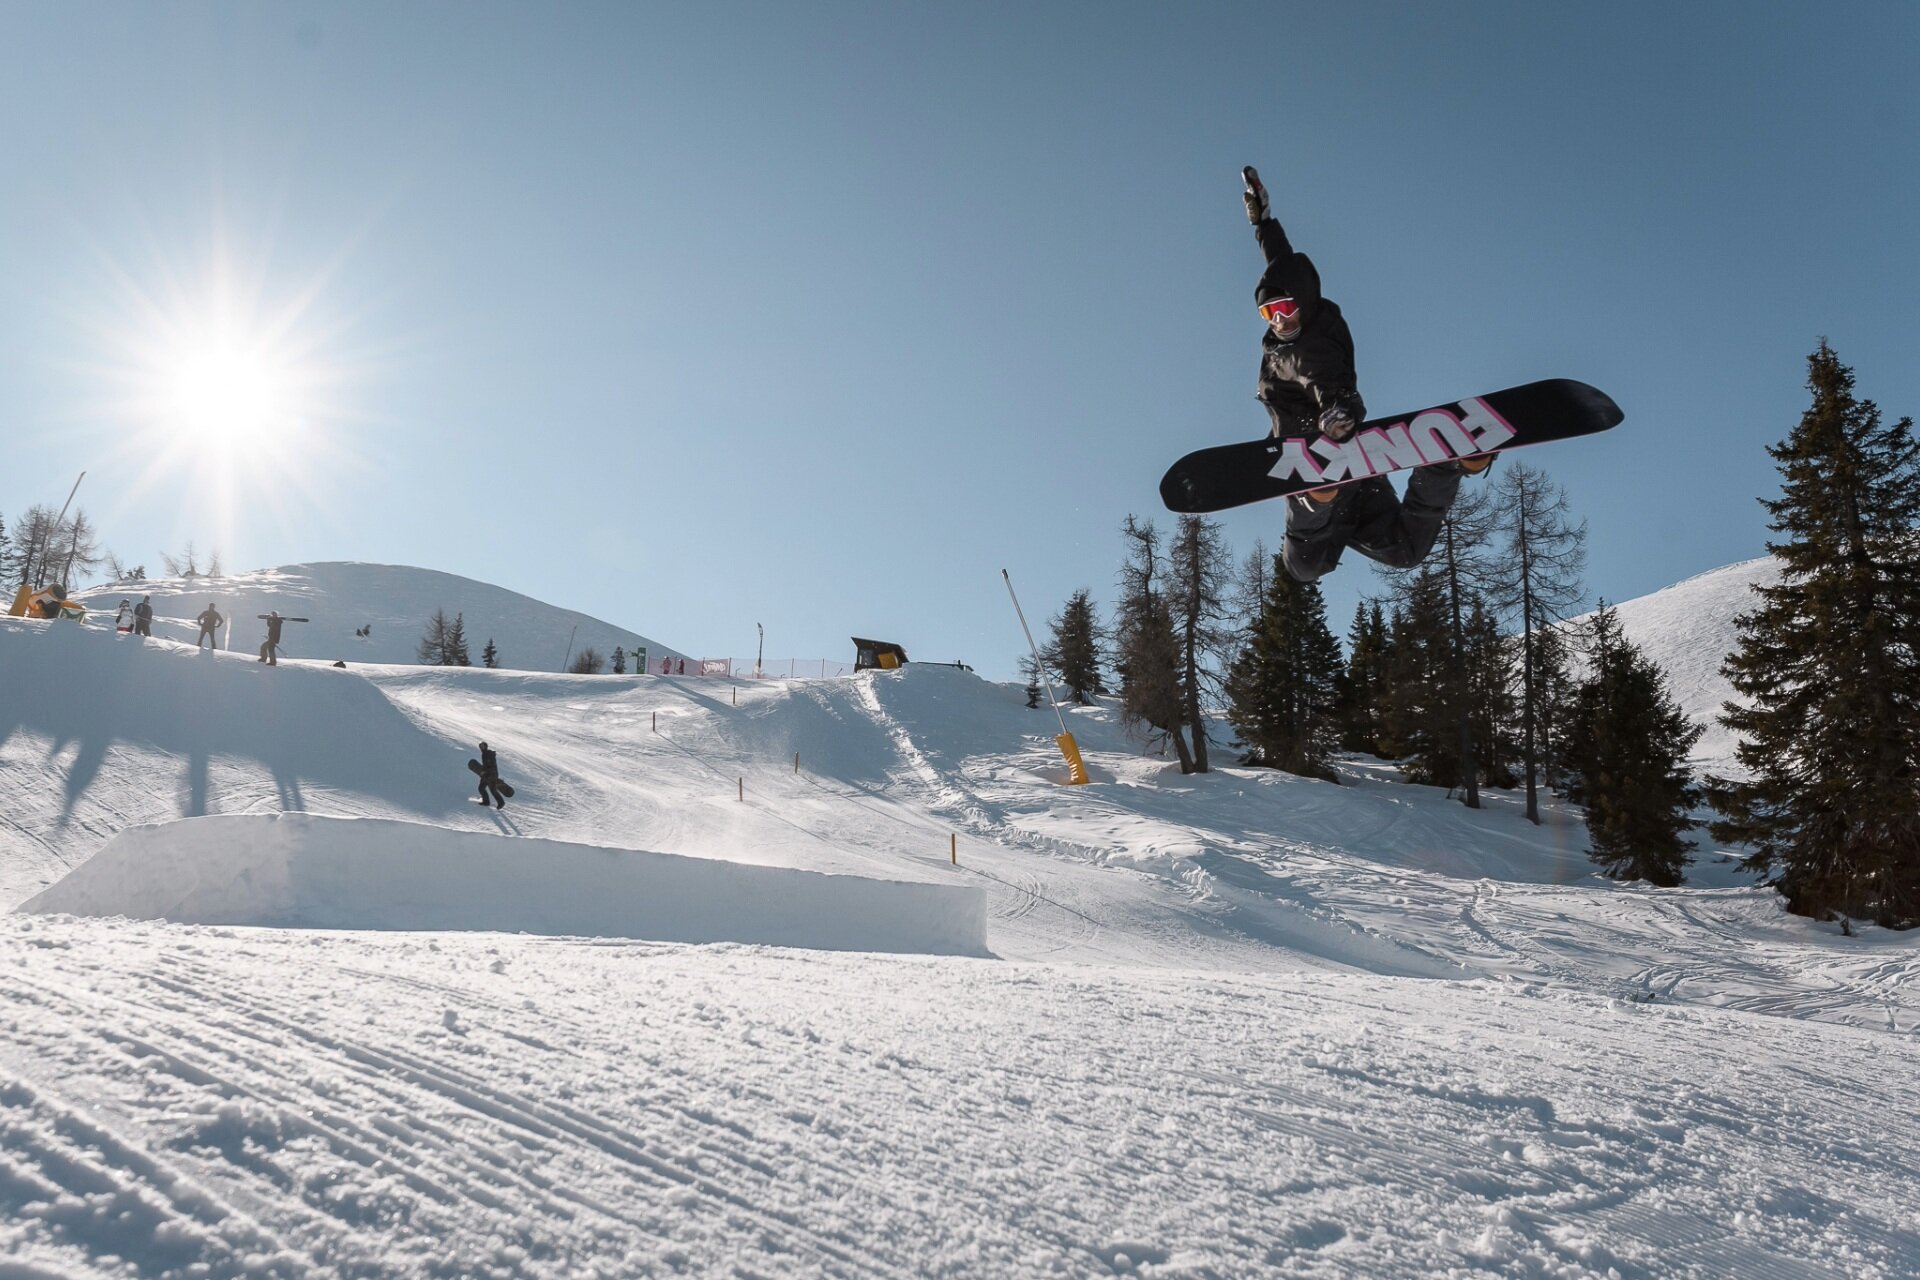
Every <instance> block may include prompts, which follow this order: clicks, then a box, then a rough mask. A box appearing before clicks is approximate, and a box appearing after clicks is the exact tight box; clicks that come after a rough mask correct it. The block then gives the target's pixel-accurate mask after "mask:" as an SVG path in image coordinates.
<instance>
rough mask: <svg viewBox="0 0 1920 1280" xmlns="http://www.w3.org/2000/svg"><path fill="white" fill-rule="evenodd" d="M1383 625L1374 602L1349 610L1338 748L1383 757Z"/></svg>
mask: <svg viewBox="0 0 1920 1280" xmlns="http://www.w3.org/2000/svg"><path fill="white" fill-rule="evenodd" d="M1386 664H1387V622H1386V617H1385V614H1384V613H1383V612H1382V610H1381V608H1380V602H1379V601H1378V600H1372V601H1363V602H1361V603H1360V604H1357V605H1355V606H1354V607H1353V625H1352V626H1351V627H1349V628H1348V629H1347V672H1346V679H1345V680H1343V681H1342V682H1341V690H1340V745H1341V746H1343V747H1345V748H1346V749H1347V750H1348V751H1364V752H1366V753H1367V754H1368V755H1375V756H1377V755H1383V754H1385V743H1384V731H1383V727H1382V725H1381V710H1380V707H1381V699H1382V698H1383V697H1385V696H1386V690H1387V665H1386Z"/></svg>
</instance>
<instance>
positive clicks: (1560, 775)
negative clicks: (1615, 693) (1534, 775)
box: [1533, 602, 1604, 795]
mask: <svg viewBox="0 0 1920 1280" xmlns="http://www.w3.org/2000/svg"><path fill="white" fill-rule="evenodd" d="M1603 603H1604V602H1603ZM1580 643H1582V641H1581V639H1580V632H1579V631H1578V629H1577V628H1574V627H1572V626H1571V625H1568V626H1557V627H1542V628H1541V629H1540V630H1539V631H1538V632H1536V633H1535V634H1534V637H1533V679H1534V687H1535V689H1537V690H1538V692H1539V702H1538V705H1537V706H1536V707H1535V709H1534V717H1535V721H1536V727H1537V733H1536V735H1535V736H1536V738H1537V740H1538V743H1539V757H1538V764H1539V767H1540V780H1541V781H1542V782H1544V783H1545V784H1546V786H1547V789H1548V790H1550V791H1553V792H1556V793H1558V794H1560V795H1567V794H1568V789H1569V788H1570V787H1571V786H1572V785H1573V776H1572V773H1571V766H1570V765H1569V764H1568V762H1567V748H1566V739H1567V734H1568V733H1569V732H1571V728H1572V724H1573V718H1574V714H1575V697H1576V695H1577V694H1578V692H1579V681H1577V680H1575V679H1574V677H1573V675H1572V673H1571V671H1570V667H1571V664H1572V661H1573V656H1574V649H1575V646H1576V645H1578V644H1580Z"/></svg>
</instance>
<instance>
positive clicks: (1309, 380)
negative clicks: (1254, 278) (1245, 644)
mask: <svg viewBox="0 0 1920 1280" xmlns="http://www.w3.org/2000/svg"><path fill="white" fill-rule="evenodd" d="M1241 176H1242V177H1243V178H1244V179H1245V181H1246V188H1247V189H1246V202H1247V220H1248V221H1249V222H1251V223H1253V234H1254V238H1255V239H1257V240H1258V241H1259V242H1260V248H1261V250H1262V252H1264V253H1265V254H1266V256H1267V269H1266V271H1265V272H1264V273H1262V275H1261V276H1260V283H1259V285H1258V286H1256V287H1255V289H1254V293H1253V298H1254V301H1255V302H1256V303H1257V304H1258V305H1259V307H1260V315H1261V318H1262V319H1264V320H1265V321H1266V322H1267V332H1266V333H1265V334H1264V335H1263V336H1262V337H1261V339H1260V392H1259V398H1260V403H1261V404H1263V405H1265V406H1266V407H1267V416H1268V417H1269V418H1270V419H1272V423H1273V427H1272V430H1273V435H1274V438H1275V439H1279V438H1281V437H1284V436H1301V437H1306V438H1309V439H1311V438H1314V437H1318V436H1323V435H1324V436H1326V437H1328V438H1329V439H1331V440H1336V441H1339V440H1347V439H1349V438H1351V437H1352V435H1353V433H1354V431H1355V430H1356V429H1357V428H1358V427H1359V426H1360V424H1361V423H1362V422H1364V421H1366V417H1367V406H1366V402H1365V401H1363V400H1362V399H1361V398H1360V384H1359V376H1358V375H1357V374H1356V373H1355V372H1354V367H1353V334H1352V333H1351V332H1350V331H1349V330H1348V328H1347V321H1346V317H1345V316H1342V315H1341V314H1340V307H1339V305H1338V304H1337V303H1335V302H1334V301H1333V300H1332V299H1331V298H1326V297H1322V296H1321V293H1320V273H1319V271H1318V270H1316V269H1315V268H1314V265H1313V259H1311V258H1309V257H1307V255H1306V254H1304V253H1300V252H1297V251H1296V250H1295V249H1294V247H1293V244H1292V242H1291V241H1289V240H1288V239H1287V233H1286V231H1285V230H1284V229H1283V228H1282V227H1281V226H1280V224H1279V223H1278V222H1277V221H1275V220H1274V217H1273V211H1272V209H1271V208H1270V207H1269V205H1268V202H1267V189H1266V187H1265V186H1263V185H1262V184H1261V182H1260V175H1259V174H1257V173H1255V172H1254V171H1253V169H1252V167H1251V166H1249V167H1248V168H1246V169H1243V170H1242V171H1241ZM1492 463H1493V458H1492V456H1491V455H1489V456H1487V457H1485V458H1473V459H1468V460H1467V461H1466V462H1451V463H1436V464H1433V465H1431V466H1425V467H1419V468H1416V469H1415V470H1414V472H1413V475H1412V477H1411V478H1410V479H1408V481H1407V496H1406V500H1405V501H1404V502H1402V501H1401V500H1400V499H1399V498H1398V497H1396V496H1395V494H1394V492H1393V486H1392V485H1391V484H1389V483H1387V478H1386V477H1385V476H1371V477H1369V478H1367V479H1365V480H1361V481H1358V482H1356V483H1354V484H1346V485H1333V486H1329V487H1327V488H1325V489H1312V490H1309V491H1308V492H1306V493H1300V494H1294V495H1293V496H1291V497H1289V498H1288V499H1287V536H1286V539H1285V541H1284V543H1283V545H1282V550H1281V559H1282V562H1283V563H1284V564H1285V565H1286V568H1287V573H1288V574H1289V575H1290V576H1291V577H1293V578H1294V579H1296V580H1297V581H1300V582H1313V581H1315V580H1316V579H1318V578H1321V577H1324V576H1325V575H1326V574H1329V573H1331V572H1333V569H1334V567H1335V566H1336V565H1338V564H1339V563H1340V553H1341V552H1342V551H1344V550H1346V548H1347V547H1348V546H1352V547H1353V548H1354V549H1355V550H1356V551H1358V552H1360V553H1361V554H1362V555H1365V556H1370V557H1372V558H1373V559H1375V560H1378V561H1379V562H1380V563H1381V564H1384V565H1390V566H1391V567H1393V568H1395V569H1408V568H1412V567H1413V566H1414V565H1416V564H1419V563H1420V562H1421V561H1422V560H1424V559H1426V558H1427V553H1428V552H1429V551H1432V550H1433V543H1434V539H1436V538H1438V537H1439V536H1440V526H1441V525H1442V523H1444V522H1445V520H1446V517H1447V510H1448V508H1450V507H1452V506H1453V499H1454V495H1455V493H1456V492H1457V491H1458V490H1459V488H1460V477H1461V476H1462V475H1467V474H1474V473H1477V472H1480V471H1484V470H1486V469H1487V467H1489V466H1491V465H1492Z"/></svg>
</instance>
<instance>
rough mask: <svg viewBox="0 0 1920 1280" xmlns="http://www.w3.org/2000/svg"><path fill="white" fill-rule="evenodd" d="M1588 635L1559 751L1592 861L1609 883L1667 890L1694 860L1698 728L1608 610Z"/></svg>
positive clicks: (1603, 609) (1599, 615)
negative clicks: (1586, 670)
mask: <svg viewBox="0 0 1920 1280" xmlns="http://www.w3.org/2000/svg"><path fill="white" fill-rule="evenodd" d="M1592 627H1593V637H1594V641H1593V653H1592V671H1591V674H1590V675H1589V676H1588V678H1587V679H1586V680H1584V681H1582V682H1581V684H1580V687H1579V691H1578V693H1577V695H1576V696H1575V699H1574V706H1575V710H1574V714H1573V717H1572V720H1571V723H1570V724H1569V725H1568V726H1567V728H1568V733H1567V741H1566V747H1565V755H1566V760H1567V763H1568V764H1569V766H1570V767H1571V768H1572V770H1573V771H1574V774H1575V777H1576V780H1577V781H1576V784H1575V786H1574V788H1573V791H1574V794H1575V795H1576V796H1577V798H1578V800H1579V802H1580V803H1581V804H1584V805H1585V806H1586V809H1587V834H1588V837H1589V839H1590V840H1591V842H1592V844H1593V851H1592V853H1591V854H1589V856H1590V857H1591V858H1592V859H1593V861H1594V862H1596V863H1598V864H1599V865H1600V866H1601V867H1602V868H1603V869H1604V870H1605V872H1606V874H1607V875H1608V876H1610V877H1612V878H1613V879H1615V880H1646V881H1649V882H1651V883H1653V884H1656V885H1661V886H1664V887H1671V886H1673V885H1677V884H1679V883H1680V882H1681V880H1682V879H1683V878H1684V877H1685V867H1686V866H1687V864H1688V863H1689V862H1691V861H1692V859H1691V858H1690V857H1688V856H1687V850H1689V849H1691V848H1693V843H1694V842H1693V841H1691V840H1689V839H1687V838H1686V833H1687V832H1689V831H1691V830H1692V829H1693V819H1692V817H1691V815H1690V810H1691V809H1692V808H1693V806H1694V805H1696V804H1698V803H1699V802H1700V796H1701V791H1700V788H1699V787H1697V786H1695V785H1694V782H1693V775H1692V772H1691V770H1690V769H1689V768H1688V767H1687V753H1688V752H1690V751H1692V750H1693V744H1694V743H1696V742H1698V741H1699V740H1700V735H1701V733H1703V732H1704V730H1703V729H1702V727H1701V726H1699V725H1696V724H1694V723H1693V722H1692V721H1691V720H1689V719H1688V718H1687V714H1686V712H1684V711H1682V710H1681V709H1680V707H1679V705H1678V704H1677V703H1675V702H1674V700H1673V697H1672V695H1671V694H1670V693H1669V692H1668V689H1667V678H1666V675H1665V673H1664V672H1662V671H1661V670H1660V668H1659V667H1657V666H1655V665H1654V664H1653V662H1652V661H1651V660H1650V659H1649V658H1648V657H1647V656H1646V654H1645V653H1644V652H1642V651H1641V650H1640V648H1639V647H1638V646H1637V645H1635V644H1634V643H1633V642H1632V641H1630V640H1628V639H1627V638H1626V636H1625V634H1624V633H1623V632H1622V631H1621V628H1620V621H1619V617H1618V615H1616V614H1615V613H1614V611H1613V610H1612V609H1610V608H1608V607H1606V605H1605V604H1604V603H1603V604H1602V605H1601V607H1600V611H1599V613H1597V614H1596V615H1595V617H1594V621H1593V624H1592Z"/></svg>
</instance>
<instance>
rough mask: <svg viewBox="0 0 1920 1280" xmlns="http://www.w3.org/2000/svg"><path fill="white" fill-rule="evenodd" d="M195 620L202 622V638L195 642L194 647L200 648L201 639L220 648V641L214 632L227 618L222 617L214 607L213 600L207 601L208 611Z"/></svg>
mask: <svg viewBox="0 0 1920 1280" xmlns="http://www.w3.org/2000/svg"><path fill="white" fill-rule="evenodd" d="M195 621H197V622H198V623H199V624H200V639H199V640H195V641H194V642H193V647H194V648H196V649H198V648H199V647H200V641H201V640H204V641H206V642H207V644H208V645H210V646H212V647H213V648H215V649H218V648H219V647H220V641H219V640H218V639H217V638H215V636H214V634H213V633H214V632H215V631H217V630H219V627H220V624H221V623H223V622H225V621H226V619H225V618H223V617H221V616H220V611H219V610H218V609H215V608H214V607H213V601H211V600H209V601H207V611H206V612H205V613H203V614H201V615H200V616H199V617H198V618H197V619H195Z"/></svg>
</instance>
